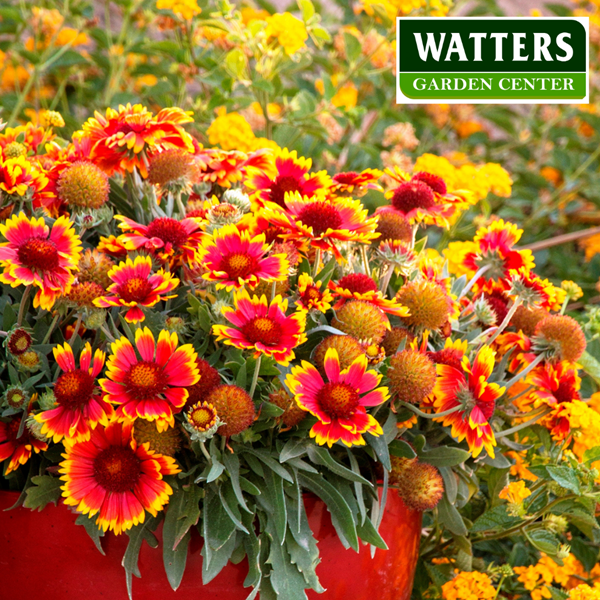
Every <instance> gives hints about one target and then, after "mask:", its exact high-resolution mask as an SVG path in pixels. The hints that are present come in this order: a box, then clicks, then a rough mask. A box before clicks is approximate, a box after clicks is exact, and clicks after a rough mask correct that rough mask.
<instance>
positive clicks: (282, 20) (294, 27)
mask: <svg viewBox="0 0 600 600" xmlns="http://www.w3.org/2000/svg"><path fill="white" fill-rule="evenodd" d="M266 21H267V29H266V30H265V33H266V35H267V38H277V41H278V42H279V43H280V44H281V46H282V47H283V49H284V50H285V53H286V54H287V55H288V56H291V55H292V54H295V53H296V52H298V50H300V49H301V48H303V47H304V44H305V43H306V40H307V39H308V32H307V31H306V26H305V25H304V23H303V22H302V21H301V20H300V19H297V18H296V17H295V16H294V15H293V14H291V13H289V12H284V13H283V14H279V13H278V14H275V15H271V16H270V17H267V19H266Z"/></svg>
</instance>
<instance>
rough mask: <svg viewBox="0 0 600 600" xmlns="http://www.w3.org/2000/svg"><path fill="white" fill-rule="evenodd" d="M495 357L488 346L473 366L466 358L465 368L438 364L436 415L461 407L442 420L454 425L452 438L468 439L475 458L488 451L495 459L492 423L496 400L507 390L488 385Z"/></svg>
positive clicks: (445, 424) (480, 353)
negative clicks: (484, 450) (490, 421)
mask: <svg viewBox="0 0 600 600" xmlns="http://www.w3.org/2000/svg"><path fill="white" fill-rule="evenodd" d="M494 356H495V352H494V351H493V350H492V349H491V348H489V346H484V347H483V348H482V349H481V350H480V351H479V352H478V354H477V356H476V357H475V359H474V361H473V364H471V363H470V361H469V359H468V358H467V357H466V356H465V357H464V358H463V361H462V368H461V369H457V368H456V367H453V366H450V365H445V364H441V363H438V364H437V372H438V378H437V381H436V384H435V388H434V390H433V395H434V397H435V404H434V405H435V408H436V412H445V411H447V410H450V409H452V408H456V407H459V406H460V407H461V409H460V410H457V411H456V412H454V413H452V414H450V415H446V416H445V417H441V420H442V421H443V424H444V426H445V427H446V426H448V425H451V426H452V432H451V433H452V436H453V437H454V438H456V439H457V440H458V441H459V442H462V440H464V439H465V438H466V439H467V444H468V445H469V448H470V449H471V452H472V453H473V456H475V457H476V456H479V454H480V453H481V451H482V450H483V449H484V448H485V449H486V450H487V452H488V454H489V455H490V456H491V457H492V458H493V457H494V446H495V445H496V439H495V437H494V432H493V431H492V427H491V425H490V424H489V420H490V418H491V417H492V415H493V414H494V409H495V407H496V400H497V399H498V398H500V396H502V394H503V393H504V388H503V387H500V386H499V385H498V384H497V383H489V382H488V379H489V377H490V375H491V374H492V371H493V369H494Z"/></svg>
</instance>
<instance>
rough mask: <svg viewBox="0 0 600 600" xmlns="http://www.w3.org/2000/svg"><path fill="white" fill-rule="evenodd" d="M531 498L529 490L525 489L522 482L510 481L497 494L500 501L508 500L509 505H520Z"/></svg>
mask: <svg viewBox="0 0 600 600" xmlns="http://www.w3.org/2000/svg"><path fill="white" fill-rule="evenodd" d="M529 496H531V490H529V489H527V487H526V486H525V482H524V481H511V483H509V484H508V485H507V486H505V487H504V488H503V489H502V491H501V492H500V493H499V494H498V497H499V498H502V500H508V501H509V502H510V503H511V504H520V503H521V502H523V500H525V499H526V498H529Z"/></svg>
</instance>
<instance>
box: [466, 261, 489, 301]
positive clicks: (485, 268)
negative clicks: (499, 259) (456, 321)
mask: <svg viewBox="0 0 600 600" xmlns="http://www.w3.org/2000/svg"><path fill="white" fill-rule="evenodd" d="M491 266H492V265H485V266H483V267H481V269H479V271H477V272H476V273H475V275H473V277H472V278H471V281H469V283H467V285H466V286H465V287H464V289H463V291H462V292H461V293H460V296H459V298H462V297H463V296H466V295H467V294H468V293H469V292H470V291H471V288H472V287H473V286H474V285H475V284H476V283H477V281H478V280H479V278H480V277H481V276H482V275H483V274H484V273H485V272H486V271H488V270H489V269H490V267H491Z"/></svg>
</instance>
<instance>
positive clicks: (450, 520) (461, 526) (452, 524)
mask: <svg viewBox="0 0 600 600" xmlns="http://www.w3.org/2000/svg"><path fill="white" fill-rule="evenodd" d="M437 509H438V515H439V518H440V521H441V522H442V523H443V524H444V525H445V526H446V528H447V529H448V530H449V531H451V532H452V533H454V534H456V535H463V536H466V535H467V534H468V531H467V527H466V525H465V522H464V521H463V519H462V517H461V516H460V513H459V512H458V510H456V507H455V506H454V505H453V504H450V502H449V501H448V498H447V496H446V494H444V495H443V496H442V499H441V500H440V503H439V504H438V507H437Z"/></svg>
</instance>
